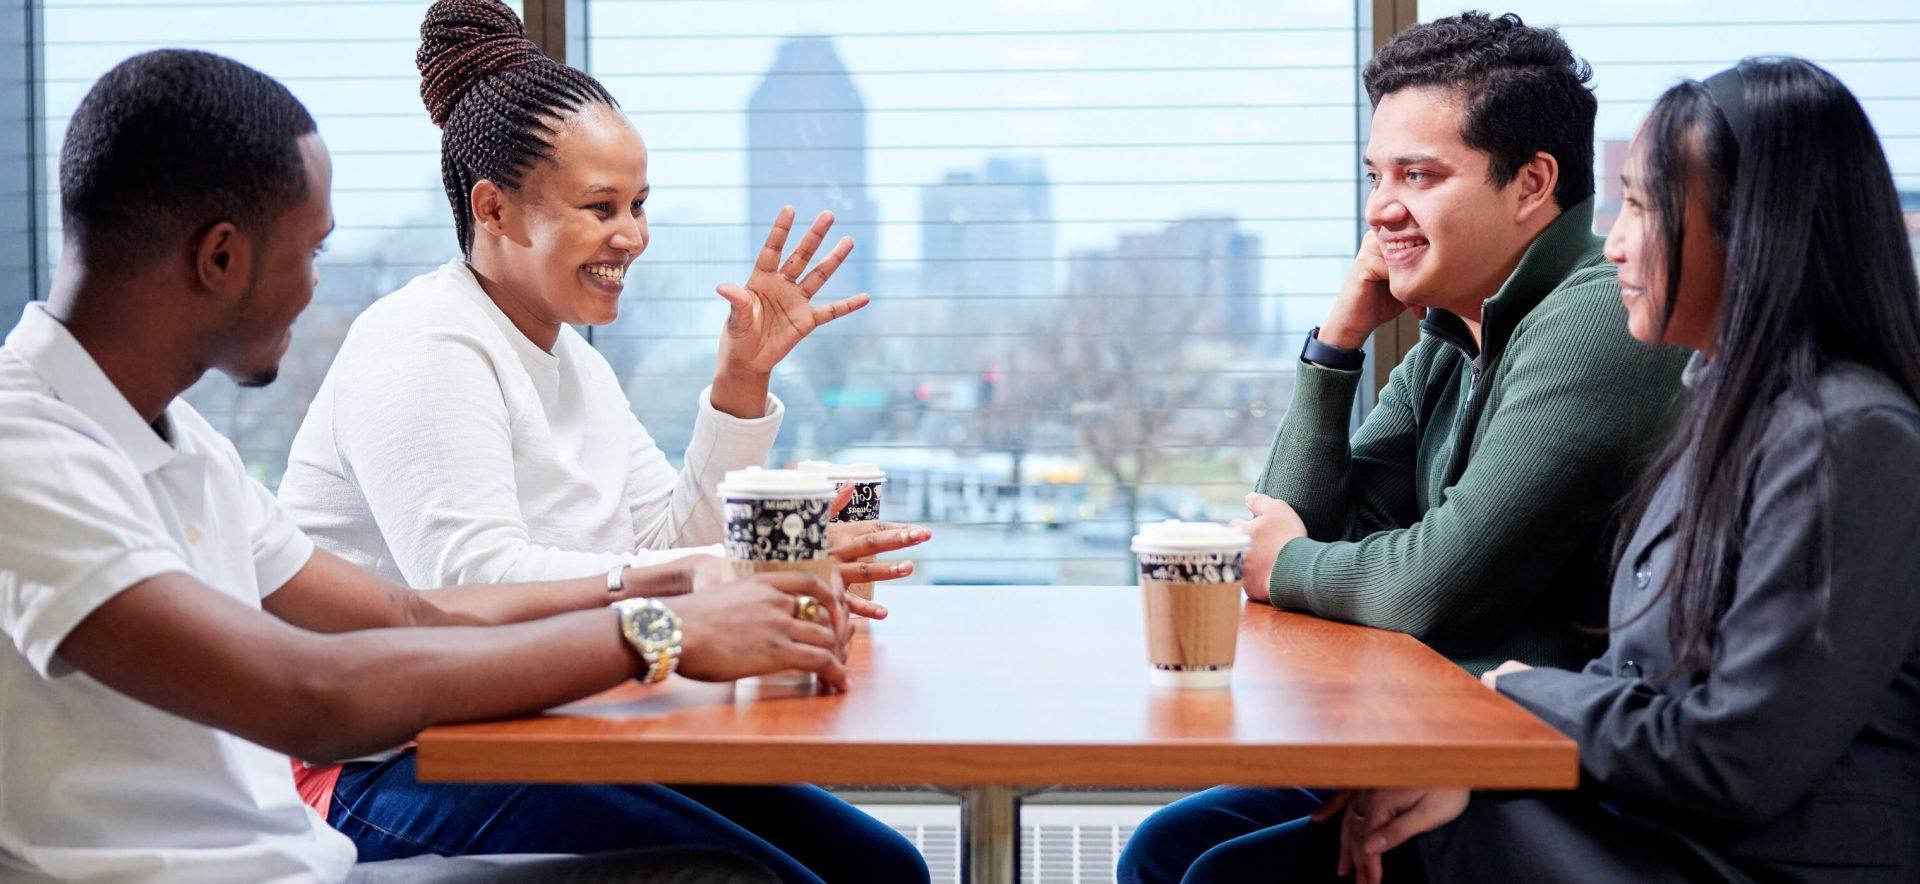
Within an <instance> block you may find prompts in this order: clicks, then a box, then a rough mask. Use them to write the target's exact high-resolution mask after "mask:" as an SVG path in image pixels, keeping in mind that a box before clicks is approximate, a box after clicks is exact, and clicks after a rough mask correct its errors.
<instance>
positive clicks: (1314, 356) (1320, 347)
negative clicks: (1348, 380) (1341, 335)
mask: <svg viewBox="0 0 1920 884" xmlns="http://www.w3.org/2000/svg"><path fill="white" fill-rule="evenodd" d="M1300 359H1301V360H1302V361H1304V362H1311V363H1313V364H1314V365H1318V366H1320V367H1321V368H1331V369H1334V370H1335V371H1359V370H1360V369H1362V368H1364V367H1366V364H1367V352H1366V351H1365V350H1349V349H1347V348H1345V347H1340V346H1336V345H1333V344H1329V343H1327V342H1325V341H1322V340H1320V328H1319V327H1318V326H1315V327H1314V329H1313V331H1310V332H1307V343H1306V344H1305V345H1303V346H1302V347H1301V348H1300Z"/></svg>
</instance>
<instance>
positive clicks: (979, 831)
mask: <svg viewBox="0 0 1920 884" xmlns="http://www.w3.org/2000/svg"><path fill="white" fill-rule="evenodd" d="M955 792H956V794H958V795H959V796H960V880H961V881H962V882H964V884H1019V881H1020V799H1021V798H1022V797H1024V796H1025V795H1026V794H1027V793H1026V792H1023V791H1021V790H1019V789H1010V788H1007V787H1005V786H974V787H971V788H966V789H959V790H955Z"/></svg>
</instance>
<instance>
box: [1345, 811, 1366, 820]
mask: <svg viewBox="0 0 1920 884" xmlns="http://www.w3.org/2000/svg"><path fill="white" fill-rule="evenodd" d="M1347 816H1350V817H1353V821H1354V822H1356V823H1364V822H1366V821H1367V815H1366V814H1364V813H1361V812H1360V811H1357V810H1349V811H1347Z"/></svg>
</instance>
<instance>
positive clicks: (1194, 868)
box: [1119, 13, 1684, 884]
mask: <svg viewBox="0 0 1920 884" xmlns="http://www.w3.org/2000/svg"><path fill="white" fill-rule="evenodd" d="M1589 73H1590V72H1589V69H1588V67H1587V65H1586V64H1585V63H1584V62H1582V61H1581V60H1579V59H1578V58H1576V57H1575V56H1574V54H1573V52H1572V50H1571V49H1569V48H1568V46H1567V44H1566V43H1565V42H1564V41H1563V40H1561V39H1560V36H1559V34H1557V33H1555V32H1554V31H1552V30H1547V29H1541V28H1531V27H1527V26H1526V25H1524V24H1523V23H1522V22H1521V21H1520V19H1519V18H1518V17H1517V16H1512V15H1507V16H1501V17H1497V18H1495V17H1490V16H1487V15H1485V14H1481V13H1467V14H1464V15H1460V16H1455V17H1451V18H1445V19H1439V20H1437V21H1433V22H1429V23H1426V24H1422V25H1417V26H1415V27H1413V28H1410V29H1408V30H1407V31H1405V32H1403V33H1401V34H1400V35H1398V36H1396V37H1395V38H1394V39H1393V41H1392V42H1390V43H1389V44H1387V46H1386V47H1384V48H1383V49H1381V51H1380V53H1379V54H1378V55H1376V56H1375V57H1374V58H1373V60H1372V61H1370V62H1369V63H1368V64H1367V67H1366V70H1365V72H1364V74H1363V77H1364V79H1365V83H1366V87H1367V94H1368V96H1369V98H1370V99H1371V100H1372V101H1373V105H1374V116H1373V127H1372V133H1371V137H1370V140H1369V142H1368V145H1367V151H1366V156H1365V162H1366V167H1367V178H1368V180H1369V181H1370V182H1371V183H1372V187H1373V192H1372V194H1371V195H1370V197H1369V198H1368V200H1367V208H1366V216H1367V226H1368V228H1369V229H1368V232H1367V233H1366V235H1365V236H1364V238H1363V240H1362V244H1361V248H1360V253H1359V256H1358V257H1357V258H1356V259H1355V260H1354V264H1353V268H1352V269H1351V271H1349V273H1348V274H1347V279H1346V282H1345V284H1344V285H1343V286H1342V288H1341V291H1340V294H1339V296H1338V297H1337V298H1336V299H1335V301H1334V306H1333V309H1332V310H1331V312H1330V313H1329V314H1328V316H1327V319H1326V322H1325V323H1323V324H1322V325H1321V326H1320V327H1319V328H1318V329H1316V330H1315V331H1314V332H1313V333H1311V334H1309V335H1308V339H1307V343H1306V346H1305V348H1304V349H1303V351H1302V359H1301V364H1300V366H1299V370H1298V375H1297V378H1296V383H1295V387H1294V393H1293V402H1292V404H1291V406H1290V407H1289V408H1288V409H1287V413H1286V417H1285V419H1284V420H1283V421H1282V422H1281V426H1280V431H1279V433H1278V434H1277V436H1276V437H1275V439H1274V443H1273V450H1272V453H1271V454H1270V455H1269V457H1268V461H1267V468H1266V471H1265V475H1264V476H1263V477H1262V478H1261V480H1260V482H1259V484H1258V486H1257V491H1256V493H1254V494H1251V495H1249V496H1248V499H1247V502H1248V506H1249V508H1250V509H1251V510H1252V511H1253V518H1252V519H1251V520H1249V521H1246V522H1244V523H1241V527H1242V528H1243V529H1244V530H1245V531H1246V532H1247V534H1248V535H1249V536H1251V537H1252V538H1253V548H1252V550H1251V551H1250V552H1249V553H1248V556H1247V572H1246V574H1247V576H1246V589H1247V594H1248V595H1250V596H1252V597H1253V598H1255V599H1258V600H1260V601H1271V602H1272V603H1273V604H1274V605H1275V606H1276V607H1282V608H1289V609H1293V610H1300V611H1306V612H1310V613H1314V614H1318V615H1321V616H1324V617H1332V618H1336V619H1340V620H1347V621H1351V622H1355V623H1364V624H1366V625H1369V626H1377V627H1381V628H1385V629H1393V630H1398V631H1401V632H1407V633H1410V634H1412V635H1414V636H1417V637H1419V638H1420V639H1421V640H1423V641H1425V642H1427V643H1428V644H1430V645H1432V646H1433V647H1434V648H1436V649H1438V650H1439V651H1441V652H1442V653H1444V654H1446V655H1447V656H1448V657H1450V658H1452V659H1453V660H1455V661H1456V662H1458V663H1460V664H1461V665H1462V666H1465V667H1467V668H1468V669H1470V670H1473V671H1475V672H1476V673H1477V672H1479V671H1481V670H1484V669H1487V668H1491V667H1492V666H1494V665H1495V664H1497V663H1499V662H1500V661H1503V660H1507V659H1517V660H1522V661H1525V662H1529V663H1535V664H1548V665H1557V666H1562V667H1568V668H1575V669H1577V668H1579V667H1580V665H1581V664H1583V663H1584V662H1585V661H1586V660H1588V659H1589V658H1590V657H1591V656H1592V655H1593V652H1594V651H1595V650H1596V649H1597V648H1598V647H1600V646H1602V645H1603V644H1604V642H1603V641H1602V639H1603V636H1602V635H1601V634H1599V633H1598V632H1597V631H1596V629H1595V628H1596V627H1601V626H1604V625H1605V612H1606V582H1605V578H1606V574H1607V570H1608V569H1607V557H1608V552H1609V549H1610V546H1611V536H1612V535H1611V529H1612V524H1611V522H1612V520H1613V516H1614V513H1615V507H1616V506H1617V504H1618V503H1619V502H1620V501H1621V500H1622V499H1623V498H1624V497H1625V496H1626V495H1627V494H1628V493H1629V491H1630V489H1631V486H1632V485H1633V483H1634V482H1635V481H1636V480H1637V478H1638V475H1639V470H1640V468H1641V466H1642V465H1643V462H1644V459H1645V457H1646V456H1647V455H1649V454H1650V453H1651V452H1652V450H1653V449H1654V448H1655V447H1656V446H1657V445H1658V443H1659V442H1660V441H1661V437H1662V436H1663V434H1664V433H1665V430H1666V420H1667V417H1668V415H1669V412H1670V410H1671V406H1672V404H1673V402H1674V399H1675V396H1676V393H1677V391H1678V389H1679V374H1680V368H1681V365H1682V364H1683V361H1684V357H1683V355H1682V354H1681V353H1680V352H1679V351H1677V350H1675V351H1671V352H1668V351H1662V350H1656V349H1654V348H1650V347H1647V346H1644V345H1641V344H1639V343H1637V342H1635V341H1634V340H1633V339H1632V337H1631V336H1630V335H1629V334H1628V333H1627V324H1626V311H1625V307H1624V305H1623V304H1622V303H1621V300H1620V286H1619V283H1618V281H1617V279H1616V278H1615V275H1614V272H1613V270H1612V269H1611V268H1610V267H1608V266H1607V264H1606V262H1605V261H1604V260H1603V259H1602V258H1601V255H1600V246H1601V241H1600V239H1599V238H1597V237H1595V236H1594V235H1593V233H1592V227H1593V192H1594V186H1593V122H1594V114H1595V111H1596V109H1597V102H1596V101H1595V99H1594V97H1593V94H1592V93H1591V92H1590V91H1588V89H1587V87H1586V85H1585V84H1586V81H1587V79H1588V77H1589ZM1408 309H1412V310H1414V311H1416V312H1418V313H1421V314H1423V315H1424V318H1423V320H1422V322H1421V331H1422V337H1421V341H1420V343H1419V344H1418V345H1417V346H1415V347H1414V348H1413V350H1412V352H1411V353H1409V354H1408V355H1407V357H1406V359H1405V360H1404V361H1403V362H1402V363H1401V364H1400V365H1399V366H1397V367H1396V368H1395V369H1394V371H1393V375H1392V378H1391V379H1390V380H1389V382H1388V383H1387V385H1386V387H1385V388H1384V389H1382V390H1381V391H1380V396H1379V403H1378V404H1377V405H1376V406H1375V407H1374V409H1373V411H1372V412H1370V413H1369V414H1368V415H1367V417H1366V420H1365V422H1364V423H1363V424H1362V425H1361V427H1360V429H1359V431H1358V432H1356V433H1354V434H1353V436H1352V438H1351V439H1349V438H1348V435H1347V428H1348V415H1350V414H1351V413H1352V409H1353V397H1354V394H1355V391H1356V388H1357V387H1358V385H1359V382H1360V376H1361V369H1362V367H1363V366H1362V362H1363V360H1362V354H1361V353H1360V350H1359V348H1360V347H1361V346H1362V344H1363V343H1364V342H1365V340H1366V338H1367V336H1368V335H1370V334H1372V333H1373V331H1374V330H1375V329H1376V328H1379V327H1380V326H1382V325H1384V324H1386V323H1387V322H1389V321H1391V320H1393V319H1394V318H1395V317H1397V316H1399V315H1400V314H1401V313H1402V312H1404V311H1406V310H1408ZM1324 797H1325V795H1324V794H1322V793H1310V792H1306V791H1303V790H1273V789H1240V788H1231V787H1223V788H1218V789H1212V790H1209V791H1206V792H1202V793H1200V794H1198V795H1194V796H1192V797H1189V798H1187V799H1184V800H1182V801H1180V802H1177V803H1175V804H1173V805H1171V806H1169V807H1167V808H1165V809H1163V810H1161V811H1160V812H1158V813H1156V814H1155V815H1154V816H1153V817H1151V818H1150V819H1148V820H1147V821H1146V823H1145V824H1143V825H1142V826H1141V828H1140V829H1139V830H1138V831H1137V832H1136V833H1135V835H1134V838H1133V840H1132V842H1131V843H1129V844H1128V846H1127V849H1126V851H1125V853H1124V854H1123V855H1122V857H1121V862H1120V868H1119V877H1120V880H1121V881H1122V882H1123V884H1134V882H1175V881H1188V882H1200V881H1205V882H1226V884H1231V882H1238V881H1243V880H1245V881H1267V882H1270V881H1273V880H1276V878H1282V879H1284V878H1285V873H1286V871H1287V870H1288V869H1292V868H1297V869H1298V871H1299V872H1301V873H1303V874H1302V875H1301V878H1302V879H1303V880H1305V879H1311V878H1313V877H1315V875H1311V874H1304V873H1306V872H1309V871H1311V872H1315V873H1317V872H1320V871H1322V870H1321V869H1319V868H1318V867H1317V866H1318V863H1319V862H1320V861H1323V860H1326V859H1327V857H1325V856H1321V855H1318V852H1317V850H1316V849H1315V847H1316V842H1317V841H1319V840H1320V839H1315V838H1311V837H1308V835H1307V832H1308V831H1309V830H1308V827H1307V821H1306V820H1305V819H1303V817H1305V816H1306V814H1308V813H1309V812H1312V811H1313V810H1315V809H1316V808H1318V807H1319V806H1320V805H1321V803H1322V801H1323V800H1324ZM1323 815H1324V814H1323ZM1309 858H1311V861H1310V862H1309V861H1308V860H1309ZM1309 865H1311V866H1312V868H1309V867H1308V866H1309ZM1324 871H1326V872H1327V873H1328V876H1329V877H1330V873H1331V871H1332V869H1331V866H1330V864H1329V867H1328V868H1327V869H1325V870H1324Z"/></svg>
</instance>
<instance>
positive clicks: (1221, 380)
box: [586, 0, 1361, 583]
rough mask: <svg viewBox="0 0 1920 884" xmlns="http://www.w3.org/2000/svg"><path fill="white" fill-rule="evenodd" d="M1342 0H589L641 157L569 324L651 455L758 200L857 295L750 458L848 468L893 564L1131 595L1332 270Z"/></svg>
mask: <svg viewBox="0 0 1920 884" xmlns="http://www.w3.org/2000/svg"><path fill="white" fill-rule="evenodd" d="M1356 12H1357V10H1356V8H1355V6H1354V4H1352V3H1344V2H1343V3H1333V2H1276V3H1262V4H1198V5H1190V6H1185V7H1174V6H1168V5H1166V4H1162V3H1152V2H1118V0H1008V2H1001V3H995V4H966V5H964V6H959V7H955V6H952V5H942V4H911V3H886V2H834V3H828V2H817V0H730V2H721V3H694V2H682V0H590V2H589V3H588V6H587V24H586V27H587V32H586V37H587V41H586V48H587V55H588V61H587V63H588V65H589V69H590V70H591V71H592V72H593V73H594V75H595V76H597V77H599V78H601V80H602V81H603V82H605V83H606V85H607V87H608V88H609V89H610V90H611V91H612V92H613V94H614V95H615V96H616V97H617V98H619V99H620V101H621V102H622V104H623V105H624V107H625V108H626V110H627V112H628V113H629V114H630V115H631V116H632V118H633V120H634V122H635V124H636V125H637V126H638V127H639V129H640V132H641V134H642V135H643V136H644V137H645V138H646V139H647V143H648V145H649V149H650V150H651V151H652V156H651V160H650V165H649V174H650V176H651V179H652V185H653V196H652V198H651V200H650V201H649V203H648V211H649V214H650V217H651V219H652V225H653V226H652V229H653V241H652V244H651V246H650V247H649V249H648V252H647V254H646V255H644V256H643V257H642V258H641V259H640V262H639V263H638V265H636V271H635V272H634V273H632V274H630V275H629V276H628V278H627V279H628V296H627V299H626V302H625V303H624V304H623V306H622V310H621V315H620V318H619V320H618V321H617V322H615V323H614V324H613V325H612V326H610V327H606V328H602V329H597V330H596V333H595V336H594V342H595V345H596V346H597V347H599V348H600V349H601V350H602V351H603V352H605V353H606V354H607V356H608V358H609V359H610V360H611V361H612V363H613V365H614V368H615V370H616V371H617V372H618V373H619V374H620V376H621V378H622V380H623V382H624V383H625V384H626V386H627V390H628V393H629V395H630V397H631V398H632V401H633V405H634V409H635V410H636V412H638V414H639V415H640V417H641V419H642V421H643V422H644V423H645V424H646V425H647V426H648V427H649V429H651V430H652V431H653V432H654V433H655V435H657V436H659V437H661V438H662V440H663V442H664V443H665V444H666V445H667V447H668V448H669V449H670V450H672V449H674V448H677V447H678V446H679V445H681V444H684V441H685V439H686V438H687V435H688V433H689V432H690V429H691V426H690V425H691V419H692V417H693V408H692V403H693V402H694V397H695V396H696V395H697V394H698V391H699V389H700V388H701V387H702V386H703V385H705V384H706V383H707V382H708V381H709V380H710V379H711V377H712V374H713V360H714V357H715V352H716V342H717V335H718V333H719V330H720V326H721V323H722V321H723V319H724V316H725V314H726V307H725V304H724V302H722V301H721V300H720V299H719V298H718V297H717V296H716V295H714V294H713V287H714V284H715V283H717V282H720V281H739V280H742V279H744V277H745V276H746V274H747V272H748V268H749V264H750V262H751V261H752V258H753V256H754V254H755V253H756V251H757V250H758V247H759V244H760V242H761V241H762V240H763V239H764V237H765V234H766V231H767V227H768V225H769V224H770V223H771V221H772V220H773V217H774V215H775V214H776V213H777V212H778V210H779V208H780V207H781V206H782V205H787V204H792V205H794V206H796V208H797V209H798V212H799V215H800V217H801V219H802V223H803V224H804V222H805V220H806V219H808V218H811V217H812V216H813V215H814V214H815V213H817V212H819V211H820V210H823V209H828V210H832V211H833V212H835V214H836V216H837V218H838V222H837V223H836V225H835V228H834V236H835V237H837V236H839V235H842V234H845V235H850V236H852V237H854V239H855V241H856V246H855V249H854V253H853V258H852V259H851V260H850V261H849V262H848V264H847V265H846V267H845V268H843V269H842V270H841V271H840V274H839V275H838V276H837V277H835V279H834V281H833V283H832V284H831V285H830V286H829V287H828V289H827V290H826V292H824V293H823V294H822V295H821V297H822V298H837V297H846V296H848V295H852V294H854V293H856V292H861V291H868V292H871V293H872V294H873V296H874V301H873V304H872V305H871V306H870V307H868V308H867V309H865V310H864V311H862V312H860V313H856V314H854V315H853V316H851V317H848V318H846V319H843V320H841V321H839V322H837V323H835V324H834V325H831V326H828V327H827V328H826V329H823V330H822V331H821V332H819V333H816V334H815V335H814V336H813V337H812V338H811V339H809V340H808V341H806V342H805V343H803V344H802V345H801V346H800V348H799V349H798V350H797V351H796V352H795V353H794V355H793V356H791V357H789V359H788V360H787V362H786V363H785V364H784V365H783V367H782V369H781V370H780V372H779V373H778V374H777V376H776V378H775V385H774V388H775V392H776V393H777V394H778V395H780V396H781V397H782V399H783V400H784V401H785V402H786V405H787V408H788V414H787V418H786V424H785V427H784V429H783V430H782V433H781V436H780V441H779V447H778V450H777V451H776V452H775V460H776V461H780V462H790V461H794V460H798V459H802V458H814V457H820V458H832V459H836V460H871V461H874V462H877V463H879V464H880V465H881V466H883V467H884V468H886V469H887V471H888V473H889V475H890V477H891V478H890V482H891V484H890V485H889V487H888V490H887V495H888V497H887V500H888V503H887V507H886V514H887V516H888V517H889V518H896V519H902V520H914V521H919V522H924V523H927V524H930V525H932V526H933V528H934V529H935V532H936V541H935V542H934V544H933V545H932V546H930V547H928V548H927V549H926V550H924V552H923V553H922V554H920V555H916V556H915V558H916V560H917V561H919V562H920V566H921V568H920V573H919V575H918V576H917V578H916V579H919V580H924V581H932V582H948V583H980V582H994V583H1056V582H1058V583H1072V582H1092V583H1116V582H1130V581H1131V579H1132V578H1131V575H1130V574H1129V573H1128V568H1129V561H1130V560H1129V555H1128V552H1127V543H1128V540H1129V537H1130V535H1131V533H1132V530H1133V526H1134V525H1135V524H1137V523H1138V522H1141V521H1150V520H1158V519H1163V518H1176V517H1183V518H1212V519H1225V518H1230V517H1232V516H1234V515H1235V514H1237V513H1242V512H1244V510H1243V509H1242V508H1241V507H1240V503H1239V502H1240V498H1241V497H1242V496H1243V495H1244V494H1245V493H1246V491H1247V490H1248V488H1250V487H1251V483H1252V477H1253V474H1254V472H1255V471H1256V470H1257V469H1258V467H1259V466H1260V464H1261V463H1262V462H1263V461H1264V459H1265V454H1266V449H1267V445H1268V441H1269V440H1270V438H1271V436H1272V433H1273V431H1274V428H1275V427H1276V426H1277V423H1278V419H1279V415H1280V412H1281V410H1282V409H1283V408H1284V406H1285V403H1286V402H1287V400H1288V396H1289V395H1290V390H1291V378H1292V366H1293V365H1294V364H1295V363H1296V362H1297V358H1296V357H1297V353H1298V349H1299V342H1300V336H1301V335H1302V334H1303V333H1304V332H1305V331H1306V330H1307V329H1308V328H1310V327H1312V326H1313V325H1315V324H1316V323H1317V322H1318V321H1319V320H1320V318H1321V317H1322V316H1323V315H1324V312H1325V310H1326V307H1327V305H1328V303H1329V302H1330V299H1331V297H1332V293H1333V292H1334V291H1335V289H1336V288H1337V287H1338V285H1339V282H1340V280H1341V278H1342V277H1343V275H1344V274H1345V272H1346V269H1347V266H1348V265H1349V264H1350V263H1351V261H1352V255H1353V249H1354V244H1355V241H1356V232H1357V230H1358V225H1359V219H1358V214H1357V211H1356V205H1357V203H1356V195H1357V189H1356V177H1357V171H1356V170H1357V168H1358V154H1357V148H1356V137H1355V131H1356V120H1357V115H1356V103H1357V102H1358V101H1360V100H1361V93H1360V92H1359V90H1358V84H1357V53H1358V51H1359V42H1360V37H1359V35H1358V34H1357V32H1356V29H1355V22H1356Z"/></svg>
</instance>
